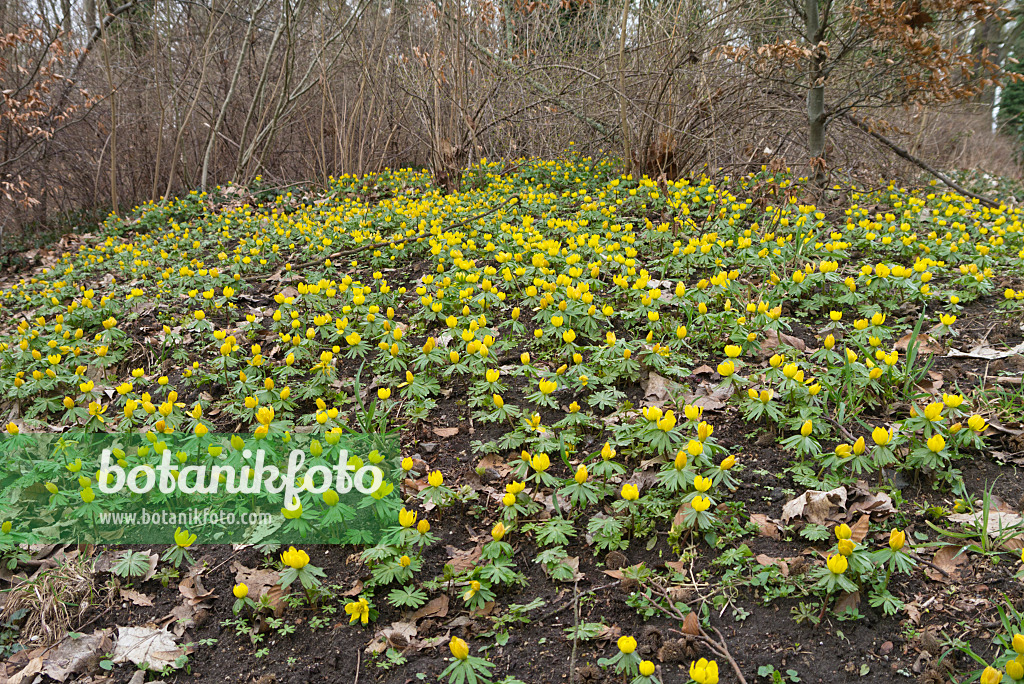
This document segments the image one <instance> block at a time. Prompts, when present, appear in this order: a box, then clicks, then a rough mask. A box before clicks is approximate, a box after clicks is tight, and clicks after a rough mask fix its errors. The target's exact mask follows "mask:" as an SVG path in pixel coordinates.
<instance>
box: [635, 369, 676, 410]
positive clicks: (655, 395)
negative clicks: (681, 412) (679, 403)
mask: <svg viewBox="0 0 1024 684" xmlns="http://www.w3.org/2000/svg"><path fill="white" fill-rule="evenodd" d="M678 388H679V384H678V383H675V382H672V381H671V380H669V379H668V378H665V377H663V376H661V375H658V374H657V373H655V372H654V371H651V372H650V373H649V374H648V376H647V380H646V381H644V383H643V390H644V404H645V405H646V406H657V407H658V408H661V407H662V406H664V405H665V403H666V402H668V401H669V400H671V399H672V390H673V389H678Z"/></svg>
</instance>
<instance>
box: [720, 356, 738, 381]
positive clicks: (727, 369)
mask: <svg viewBox="0 0 1024 684" xmlns="http://www.w3.org/2000/svg"><path fill="white" fill-rule="evenodd" d="M735 372H736V364H734V363H733V362H732V360H730V359H726V360H725V361H723V362H722V363H720V364H718V374H719V375H721V376H722V377H723V378H727V377H729V376H730V375H732V374H733V373H735Z"/></svg>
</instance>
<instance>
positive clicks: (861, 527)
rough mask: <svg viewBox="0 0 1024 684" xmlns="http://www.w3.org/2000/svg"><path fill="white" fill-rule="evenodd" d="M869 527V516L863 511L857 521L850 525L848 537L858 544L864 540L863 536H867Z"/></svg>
mask: <svg viewBox="0 0 1024 684" xmlns="http://www.w3.org/2000/svg"><path fill="white" fill-rule="evenodd" d="M870 528H871V516H870V515H868V514H867V513H864V514H862V515H861V516H860V518H858V519H857V522H855V523H854V524H852V525H850V532H851V534H850V539H851V540H853V541H855V542H857V543H858V544H859V543H860V542H862V541H864V537H866V536H868V531H869V529H870Z"/></svg>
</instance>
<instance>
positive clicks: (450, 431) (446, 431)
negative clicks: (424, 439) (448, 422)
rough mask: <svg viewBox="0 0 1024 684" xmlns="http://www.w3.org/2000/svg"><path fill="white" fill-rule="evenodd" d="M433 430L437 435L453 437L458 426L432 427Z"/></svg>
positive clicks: (457, 432) (457, 431)
mask: <svg viewBox="0 0 1024 684" xmlns="http://www.w3.org/2000/svg"><path fill="white" fill-rule="evenodd" d="M433 432H434V434H435V435H437V436H438V437H446V438H447V437H454V436H455V435H457V434H459V428H457V427H445V428H437V427H436V428H434V429H433Z"/></svg>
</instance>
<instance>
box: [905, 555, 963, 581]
mask: <svg viewBox="0 0 1024 684" xmlns="http://www.w3.org/2000/svg"><path fill="white" fill-rule="evenodd" d="M907 555H909V556H910V557H911V558H914V559H916V560H917V562H919V563H923V564H925V565H927V566H928V567H929V568H932V569H933V570H938V571H939V572H941V573H942V576H943V577H945V578H947V579H952V578H951V577H950V576H949V573H948V572H946V571H945V570H943V569H942V568H940V567H939V566H938V565H936V564H935V563H932V562H931V561H929V560H925V559H924V558H921V556H919V555H917V554H914V553H911V554H907Z"/></svg>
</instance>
